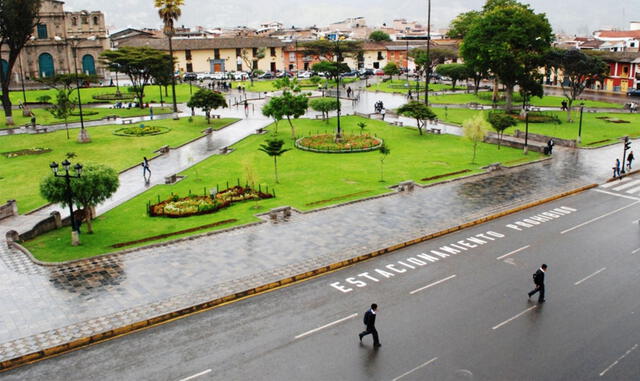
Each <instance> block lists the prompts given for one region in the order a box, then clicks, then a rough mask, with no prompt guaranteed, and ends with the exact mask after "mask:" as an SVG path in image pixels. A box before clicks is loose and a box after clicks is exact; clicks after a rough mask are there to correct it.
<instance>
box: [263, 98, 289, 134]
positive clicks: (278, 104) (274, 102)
mask: <svg viewBox="0 0 640 381" xmlns="http://www.w3.org/2000/svg"><path fill="white" fill-rule="evenodd" d="M283 112H284V107H283V106H282V97H271V98H270V99H269V102H267V103H266V104H265V105H264V106H262V115H264V116H266V117H268V118H273V121H274V122H275V124H276V129H275V131H274V134H277V133H278V123H280V121H281V120H282V118H284V114H283Z"/></svg>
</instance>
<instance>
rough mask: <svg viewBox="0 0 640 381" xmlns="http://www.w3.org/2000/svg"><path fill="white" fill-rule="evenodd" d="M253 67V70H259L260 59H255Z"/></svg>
mask: <svg viewBox="0 0 640 381" xmlns="http://www.w3.org/2000/svg"><path fill="white" fill-rule="evenodd" d="M252 68H253V70H258V60H253V65H252Z"/></svg>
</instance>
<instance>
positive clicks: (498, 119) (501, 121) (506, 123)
mask: <svg viewBox="0 0 640 381" xmlns="http://www.w3.org/2000/svg"><path fill="white" fill-rule="evenodd" d="M487 119H488V120H489V124H491V127H493V129H494V130H495V131H496V132H497V133H498V149H500V142H501V141H502V135H503V134H504V130H506V129H507V128H509V127H513V126H515V125H517V124H518V122H517V121H516V120H515V119H514V118H513V117H512V116H511V115H509V114H505V113H503V112H491V113H489V116H488V118H487Z"/></svg>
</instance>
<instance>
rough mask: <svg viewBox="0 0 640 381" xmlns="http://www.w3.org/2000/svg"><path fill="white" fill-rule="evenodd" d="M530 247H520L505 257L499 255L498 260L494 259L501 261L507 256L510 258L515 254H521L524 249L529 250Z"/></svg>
mask: <svg viewBox="0 0 640 381" xmlns="http://www.w3.org/2000/svg"><path fill="white" fill-rule="evenodd" d="M530 247H531V245H527V246H523V247H521V248H519V249H516V250H514V251H512V252H510V253H507V254H505V255H501V256H499V257H498V258H496V259H497V260H501V259H502V258H506V257H508V256H510V255H513V254H517V253H519V252H521V251H522V250H526V249H528V248H530Z"/></svg>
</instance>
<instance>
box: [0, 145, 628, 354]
mask: <svg viewBox="0 0 640 381" xmlns="http://www.w3.org/2000/svg"><path fill="white" fill-rule="evenodd" d="M617 148H618V147H615V149H617ZM556 155H557V157H555V158H554V160H553V161H550V162H545V163H541V164H536V165H530V166H525V167H521V168H518V169H513V170H506V171H503V172H502V173H498V174H494V175H491V176H488V175H486V176H480V177H474V178H469V179H467V180H462V181H456V182H451V183H447V184H443V185H438V186H434V187H430V188H425V189H421V188H420V189H417V190H416V191H414V192H412V193H408V194H404V193H403V194H394V195H391V196H388V197H381V198H377V199H374V200H370V201H367V202H360V203H354V204H350V205H347V206H343V207H338V208H332V209H327V210H323V211H318V212H313V213H308V214H303V215H300V214H294V215H293V216H292V217H291V219H290V221H288V222H284V223H271V222H265V223H263V224H259V225H254V226H251V227H247V228H244V229H239V230H233V231H230V232H226V233H221V234H210V235H205V236H204V237H201V238H198V239H192V240H187V241H181V242H177V243H167V244H165V245H163V246H162V247H159V248H154V249H142V250H139V251H136V252H134V253H130V254H124V255H111V256H105V257H100V258H95V259H90V260H86V261H81V262H78V263H76V264H71V265H61V266H49V267H42V266H38V265H35V264H33V263H32V262H31V261H29V260H28V259H27V258H26V257H25V256H24V255H23V254H21V253H19V252H16V251H13V250H8V249H7V248H6V245H5V244H4V242H0V289H2V290H3V292H2V293H0V306H2V307H3V308H2V312H0V361H1V360H5V359H8V358H12V357H16V356H19V355H21V354H25V353H29V352H32V351H34V350H39V349H42V348H46V347H49V346H52V345H55V344H59V343H62V342H66V341H69V340H71V339H73V338H78V337H83V336H87V335H90V334H95V333H99V332H102V331H105V330H109V329H112V328H115V327H118V326H122V325H125V324H128V323H131V322H134V321H139V320H144V319H147V318H150V317H153V316H157V315H160V314H162V313H166V312H169V311H173V310H177V309H179V308H181V307H187V306H190V305H194V304H197V303H199V302H203V301H207V300H212V299H215V298H217V297H220V296H223V295H227V294H230V293H232V292H236V291H242V290H245V289H248V288H251V287H253V286H256V285H260V284H264V283H268V282H270V281H274V280H278V279H281V278H284V277H286V276H289V275H292V274H298V273H302V272H305V271H308V270H310V269H312V268H317V267H319V266H323V265H327V264H329V263H333V262H336V261H338V260H342V259H345V258H349V257H353V256H355V255H357V254H360V253H366V252H369V251H372V250H375V249H378V248H380V247H385V246H390V245H392V244H394V243H397V242H402V241H406V240H409V239H412V238H415V237H418V236H421V235H424V234H428V233H431V232H435V231H438V230H441V229H443V228H447V227H450V226H453V225H456V224H458V223H460V222H463V221H468V220H471V219H474V218H478V217H481V216H484V215H487V214H490V213H493V212H496V211H499V210H504V209H508V208H510V207H512V206H514V205H519V204H523V203H526V202H528V201H533V200H535V199H540V198H543V197H545V196H547V195H552V194H556V193H559V192H563V191H566V190H569V189H573V188H577V187H579V186H582V185H585V184H587V183H592V182H595V181H602V180H604V179H605V178H606V177H607V176H608V175H609V167H610V165H608V164H609V163H608V162H609V161H610V158H612V157H614V148H605V149H601V150H594V151H589V152H586V151H558V152H557V153H556Z"/></svg>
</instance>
